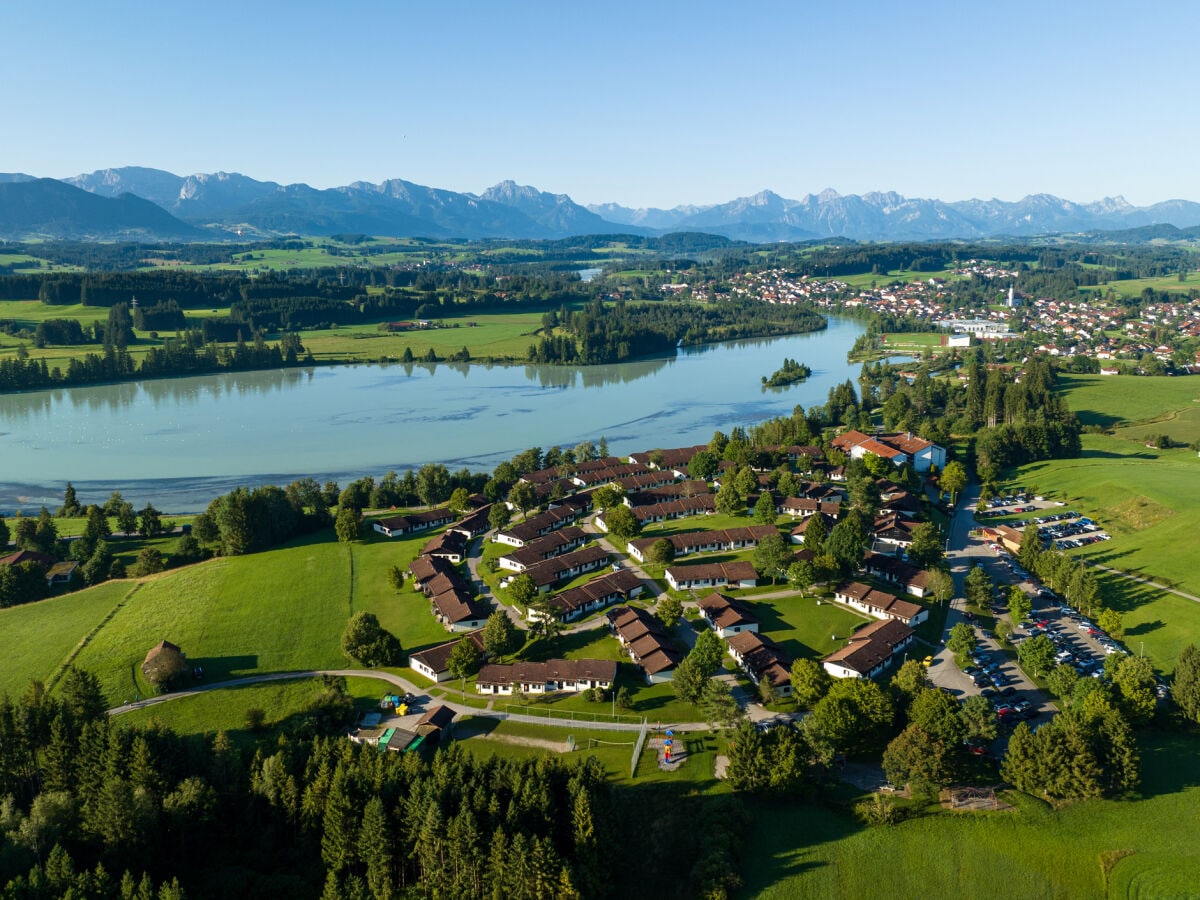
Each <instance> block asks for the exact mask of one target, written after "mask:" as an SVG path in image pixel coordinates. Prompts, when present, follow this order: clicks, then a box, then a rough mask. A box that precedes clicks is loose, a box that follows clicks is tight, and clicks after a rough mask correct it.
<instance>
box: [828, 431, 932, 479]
mask: <svg viewBox="0 0 1200 900" xmlns="http://www.w3.org/2000/svg"><path fill="white" fill-rule="evenodd" d="M831 443H832V445H833V446H834V447H836V448H837V449H838V450H841V451H842V452H844V453H848V454H849V455H850V458H851V459H862V457H864V456H866V455H867V454H868V453H873V454H875V455H876V456H879V457H882V458H883V459H886V460H889V461H890V462H891V463H892V464H893V465H895V466H896V467H897V468H899V467H900V466H903V465H908V466H911V467H912V469H913V471H914V472H928V471H929V469H930V468H931V467H933V466H936V467H937V468H938V469H941V468H943V467H944V466H945V465H946V448H944V447H941V446H939V445H937V444H935V443H933V442H932V441H927V440H925V439H924V438H920V437H917V436H916V435H914V434H913V433H912V432H909V431H906V432H903V433H896V434H877V435H868V434H863V433H862V432H861V431H856V430H854V429H850V430H849V431H844V432H842V433H841V434H839V435H838V436H837V437H835V438H834V439H833V441H832V442H831Z"/></svg>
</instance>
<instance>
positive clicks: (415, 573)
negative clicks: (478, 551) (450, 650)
mask: <svg viewBox="0 0 1200 900" xmlns="http://www.w3.org/2000/svg"><path fill="white" fill-rule="evenodd" d="M408 572H409V575H410V576H411V577H412V582H413V584H414V585H415V586H416V587H417V588H418V589H419V590H420V591H421V593H423V594H424V595H425V596H426V597H428V598H429V604H430V608H431V609H432V611H433V615H434V617H435V618H437V620H438V621H439V622H441V623H442V624H443V625H444V626H445V627H446V630H448V631H474V630H475V629H477V628H482V627H483V626H484V624H485V623H486V622H487V617H488V615H489V614H490V612H491V610H490V609H489V608H488V607H487V606H485V605H484V604H482V603H480V602H479V601H478V600H476V599H475V591H474V590H473V589H472V587H471V585H470V584H469V583H468V582H467V581H466V580H465V579H464V578H463V577H462V576H461V575H460V574H459V573H458V570H457V569H456V568H455V567H454V565H453V564H452V563H451V562H450V561H449V560H447V559H443V558H441V557H437V556H418V557H417V558H416V559H414V560H413V561H412V562H411V563H410V564H409V567H408Z"/></svg>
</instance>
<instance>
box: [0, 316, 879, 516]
mask: <svg viewBox="0 0 1200 900" xmlns="http://www.w3.org/2000/svg"><path fill="white" fill-rule="evenodd" d="M862 331H863V326H862V325H861V324H860V323H858V322H856V321H853V320H846V319H835V318H830V320H829V327H828V328H827V329H825V330H824V331H820V332H814V333H811V334H804V335H795V336H791V337H782V338H773V339H768V340H745V341H731V342H727V343H723V344H713V345H706V346H704V347H694V348H682V349H680V350H679V351H678V353H677V354H676V355H675V356H673V357H670V358H667V359H648V360H640V361H638V362H630V363H620V364H616V365H606V366H575V367H565V366H499V365H497V366H483V365H467V364H457V365H456V364H447V363H439V364H436V365H432V364H430V365H423V364H419V363H418V364H391V365H386V366H384V365H355V366H329V367H313V368H303V369H284V370H273V371H267V372H241V373H235V374H224V375H209V376H202V377H196V378H174V379H160V380H156V381H147V382H142V383H128V384H115V385H104V386H99V387H85V388H72V389H61V390H53V391H36V392H32V393H25V394H9V395H4V396H0V511H3V512H4V514H6V515H11V514H13V512H14V511H15V510H17V509H21V510H23V511H24V512H26V513H27V514H30V513H32V514H36V512H37V510H38V508H39V507H40V506H41V505H42V504H43V503H44V504H46V506H48V507H50V508H51V509H52V510H53V509H54V508H55V507H56V506H58V505H60V504H61V502H62V490H63V486H64V485H65V483H66V481H68V480H70V481H71V482H72V483H73V484H74V485H75V488H76V490H77V491H78V493H79V499H80V501H81V502H83V503H85V504H86V503H96V502H103V501H104V500H105V499H107V497H108V495H109V493H110V492H111V491H114V490H119V491H121V492H122V493H123V494H124V495H125V497H126V499H128V500H130V501H131V502H132V503H133V504H134V506H135V507H138V508H141V506H143V505H145V503H146V502H152V503H154V505H155V506H157V507H158V508H159V509H161V510H167V511H170V512H175V513H179V512H190V511H199V510H202V509H203V508H204V507H205V506H207V505H208V502H209V501H210V500H211V499H212V498H213V497H215V496H217V495H218V494H221V493H224V492H226V491H228V490H230V489H231V488H233V487H236V486H237V485H241V484H245V485H250V486H253V485H259V484H278V485H281V486H282V485H284V484H286V483H287V482H289V481H292V480H293V479H295V478H299V477H303V476H306V475H311V476H313V477H315V478H318V479H319V480H321V481H325V480H327V479H330V478H332V479H334V480H336V481H338V482H339V483H340V484H342V485H343V486H344V485H345V484H346V483H347V482H348V481H351V480H354V479H356V478H360V477H362V476H364V475H374V476H375V477H376V478H378V477H379V476H381V475H383V474H384V473H385V472H386V471H387V470H389V469H394V470H396V471H398V472H401V473H403V471H404V470H405V469H409V468H413V469H415V468H418V467H420V466H421V465H423V464H424V463H426V462H441V463H445V464H446V465H447V466H449V467H450V468H451V470H452V471H453V470H458V469H461V468H464V467H465V468H469V469H471V470H473V471H485V470H486V471H490V470H491V469H493V468H494V467H495V466H496V464H497V463H499V462H501V461H503V460H505V459H509V458H511V457H512V456H513V455H514V454H516V453H518V452H520V451H521V450H524V449H525V448H527V447H533V446H539V447H542V448H547V447H551V446H554V445H556V444H557V445H560V446H563V447H567V446H572V447H573V446H575V445H576V444H578V443H579V442H580V441H584V440H591V441H594V442H598V441H599V439H600V437H601V436H604V437H605V438H607V440H608V446H609V451H610V452H611V453H614V454H628V453H632V452H634V451H637V450H651V449H654V448H655V447H685V446H690V445H693V444H702V443H707V442H708V440H709V439H710V438H711V437H712V434H713V432H714V431H716V430H718V429H719V430H721V431H725V432H728V431H729V430H730V429H731V428H732V427H734V426H737V425H743V426H748V425H752V424H754V423H756V422H761V421H763V420H764V419H769V418H771V417H773V416H777V415H786V414H790V413H791V411H792V409H793V408H794V407H795V406H796V405H797V404H803V405H804V406H805V407H809V406H813V405H816V404H821V403H824V402H825V399H826V397H827V395H828V393H829V389H830V388H831V387H832V386H834V385H835V384H839V383H841V382H843V381H845V380H846V379H847V378H849V379H851V380H854V381H856V380H857V378H858V373H859V370H860V366H859V365H858V364H853V365H851V364H849V363H847V362H846V352H847V351H848V350H849V349H850V347H851V345H852V344H853V343H854V340H855V339H856V338H857V337H858V335H859V334H861V333H862ZM784 357H789V358H792V359H795V360H797V361H799V362H802V363H805V364H806V365H808V366H809V367H810V368H811V369H812V370H813V374H812V377H810V378H809V379H808V381H806V382H804V383H802V384H797V385H793V386H792V387H790V388H784V389H777V390H764V389H763V388H762V386H761V384H760V379H761V378H762V376H764V375H767V376H769V375H770V374H771V373H772V372H774V371H775V370H776V369H778V368H779V366H780V365H781V364H782V361H783V359H784Z"/></svg>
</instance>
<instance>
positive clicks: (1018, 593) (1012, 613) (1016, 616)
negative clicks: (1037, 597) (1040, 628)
mask: <svg viewBox="0 0 1200 900" xmlns="http://www.w3.org/2000/svg"><path fill="white" fill-rule="evenodd" d="M1031 612H1033V601H1032V600H1030V598H1029V595H1028V594H1027V593H1025V592H1024V591H1023V590H1021V587H1020V585H1016V584H1014V585H1013V586H1012V587H1010V588H1009V589H1008V614H1009V617H1010V618H1011V619H1012V621H1013V624H1014V625H1020V624H1021V623H1022V622H1024V621H1025V620H1026V619H1028V618H1029V614H1030V613H1031Z"/></svg>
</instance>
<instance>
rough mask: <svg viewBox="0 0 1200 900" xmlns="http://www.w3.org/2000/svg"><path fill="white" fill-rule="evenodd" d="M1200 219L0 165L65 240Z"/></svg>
mask: <svg viewBox="0 0 1200 900" xmlns="http://www.w3.org/2000/svg"><path fill="white" fill-rule="evenodd" d="M1147 225H1167V226H1174V227H1176V228H1190V227H1193V226H1196V225H1200V203H1193V202H1190V201H1186V200H1169V201H1166V202H1164V203H1157V204H1154V205H1153V206H1148V207H1135V206H1132V205H1131V204H1129V203H1127V202H1126V201H1125V200H1124V199H1123V198H1121V197H1115V198H1106V199H1104V200H1100V201H1097V202H1095V203H1086V204H1080V203H1074V202H1072V201H1069V200H1063V199H1061V198H1059V197H1054V196H1051V195H1049V194H1034V195H1031V196H1028V197H1025V198H1023V199H1021V200H1018V201H1013V202H1008V201H1002V200H964V201H956V202H944V201H941V200H931V199H921V198H910V197H904V196H901V195H900V194H897V193H894V192H872V193H868V194H863V195H854V194H851V195H845V196H843V195H840V194H838V193H837V192H836V191H832V190H826V191H822V192H821V193H820V194H808V195H807V196H805V197H803V198H802V199H799V200H790V199H787V198H785V197H781V196H780V195H778V194H776V193H773V192H771V191H762V192H760V193H758V194H755V195H753V196H750V197H740V198H738V199H735V200H731V201H729V202H728V203H721V204H715V205H711V206H694V205H687V206H677V207H675V208H673V209H630V208H628V207H624V206H620V205H617V204H614V203H606V204H599V205H592V206H588V207H585V206H582V205H580V204H578V203H575V202H574V201H573V200H571V198H570V197H568V196H567V195H566V194H551V193H547V192H545V191H540V190H538V189H536V188H533V187H527V186H522V185H518V184H516V183H514V182H512V181H504V182H501V183H500V184H497V185H495V186H494V187H491V188H488V189H487V190H486V191H484V192H483V193H482V194H478V195H477V194H468V193H458V192H455V191H448V190H442V189H439V188H432V187H426V186H424V185H419V184H413V183H412V182H409V181H404V180H401V179H390V180H388V181H384V182H382V183H381V184H371V183H368V182H362V181H358V182H354V183H352V184H348V185H344V186H342V187H336V188H328V189H324V190H319V189H316V188H312V187H309V186H308V185H306V184H289V185H281V184H277V183H275V182H270V181H257V180H255V179H253V178H249V177H247V176H245V175H240V174H237V173H227V172H216V173H211V174H196V175H189V176H180V175H175V174H172V173H170V172H164V171H162V170H160V169H148V168H141V167H136V166H130V167H126V168H120V169H103V170H99V171H96V172H92V173H90V174H86V175H78V176H75V177H74V178H67V179H63V180H55V179H49V178H35V177H33V176H29V175H23V174H7V175H5V174H0V237H2V238H5V239H10V240H21V239H28V238H46V239H74V240H175V241H179V240H183V241H195V240H231V239H232V240H236V239H237V238H238V236H239V232H240V236H241V237H242V239H256V238H270V237H278V236H283V235H289V234H297V235H313V236H325V235H333V234H349V233H354V234H371V235H379V236H391V237H429V238H514V239H520V238H526V239H538V238H563V237H572V236H578V235H587V234H614V233H634V234H664V233H668V232H679V231H698V232H707V233H710V234H718V235H723V236H725V237H728V238H732V239H735V240H745V241H752V242H768V241H803V240H815V239H822V238H832V237H843V238H851V239H855V240H871V241H892V240H945V239H953V238H986V237H996V236H1014V237H1027V236H1033V235H1039V234H1051V233H1059V232H1085V231H1098V230H1099V231H1103V230H1125V229H1133V228H1140V227H1143V226H1147Z"/></svg>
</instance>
